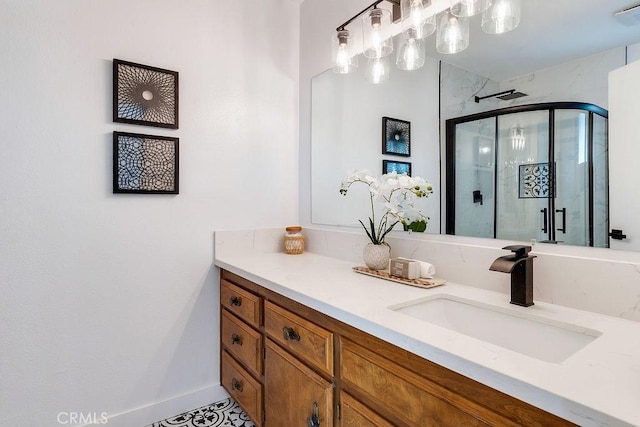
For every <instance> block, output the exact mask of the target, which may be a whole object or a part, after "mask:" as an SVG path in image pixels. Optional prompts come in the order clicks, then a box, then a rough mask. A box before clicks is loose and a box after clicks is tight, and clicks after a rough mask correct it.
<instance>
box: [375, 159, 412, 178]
mask: <svg viewBox="0 0 640 427" xmlns="http://www.w3.org/2000/svg"><path fill="white" fill-rule="evenodd" d="M391 172H396V173H397V174H403V173H404V174H407V175H409V176H411V163H409V162H398V161H395V160H383V161H382V173H391Z"/></svg>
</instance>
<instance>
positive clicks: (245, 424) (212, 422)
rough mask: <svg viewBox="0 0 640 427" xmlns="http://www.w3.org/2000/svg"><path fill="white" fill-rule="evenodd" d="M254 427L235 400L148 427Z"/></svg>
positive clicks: (224, 401) (228, 400) (222, 401)
mask: <svg viewBox="0 0 640 427" xmlns="http://www.w3.org/2000/svg"><path fill="white" fill-rule="evenodd" d="M214 426H225V427H254V426H255V425H254V424H253V423H252V422H251V420H249V417H247V415H246V414H245V413H244V412H243V411H242V409H241V408H240V407H239V406H238V404H237V403H236V402H235V401H234V400H233V399H227V400H221V401H220V402H216V403H212V404H211V405H207V406H203V407H202V408H198V409H194V410H193V411H190V412H185V413H184V414H180V415H176V416H175V417H172V418H167V419H166V420H164V421H158V422H157V423H153V424H151V425H149V426H147V427H214Z"/></svg>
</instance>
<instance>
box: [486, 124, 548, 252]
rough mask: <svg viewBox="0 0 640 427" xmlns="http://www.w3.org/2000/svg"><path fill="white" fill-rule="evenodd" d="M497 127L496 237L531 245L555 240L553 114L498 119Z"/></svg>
mask: <svg viewBox="0 0 640 427" xmlns="http://www.w3.org/2000/svg"><path fill="white" fill-rule="evenodd" d="M497 127H498V140H497V162H496V165H497V167H496V177H497V178H496V182H497V185H496V235H495V237H496V238H498V239H506V240H523V241H528V242H530V241H532V240H543V241H547V240H552V236H551V233H550V231H551V230H552V229H553V225H552V224H550V220H551V221H552V218H551V217H550V216H549V212H550V211H551V207H550V203H549V200H550V198H551V197H552V194H553V165H552V163H551V161H550V160H551V156H550V155H549V112H548V111H531V112H523V113H515V114H505V115H502V116H498V117H497Z"/></svg>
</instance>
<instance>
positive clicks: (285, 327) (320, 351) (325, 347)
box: [264, 301, 333, 376]
mask: <svg viewBox="0 0 640 427" xmlns="http://www.w3.org/2000/svg"><path fill="white" fill-rule="evenodd" d="M264 328H265V332H266V333H267V334H268V335H269V336H271V337H272V338H273V340H274V341H276V342H278V343H280V344H281V345H282V346H284V347H286V348H288V349H289V350H290V351H291V352H292V353H294V354H296V355H297V356H299V357H300V358H301V359H303V360H305V361H306V362H308V363H310V364H312V365H313V366H315V367H317V368H318V369H320V370H321V371H323V372H326V373H327V374H328V375H330V376H332V375H333V334H332V333H331V332H330V331H327V330H326V329H324V328H321V327H320V326H318V325H316V324H315V323H312V322H310V321H308V320H306V319H304V318H302V317H300V316H298V315H297V314H294V313H292V312H290V311H289V310H286V309H284V308H282V307H279V306H277V305H275V304H273V303H271V302H270V301H265V303H264Z"/></svg>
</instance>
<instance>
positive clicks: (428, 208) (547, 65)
mask: <svg viewBox="0 0 640 427" xmlns="http://www.w3.org/2000/svg"><path fill="white" fill-rule="evenodd" d="M575 3H576V2H575V0H556V1H554V2H553V11H552V12H551V11H550V10H549V8H547V7H540V5H539V2H537V1H530V0H525V1H523V4H522V21H521V25H520V27H519V28H517V29H516V30H515V31H513V32H511V33H507V34H503V35H500V36H495V35H494V36H490V35H486V34H483V33H482V32H481V31H480V30H479V27H480V24H479V19H480V18H479V17H473V18H471V22H470V27H471V43H470V46H469V48H468V49H467V50H465V51H464V52H461V53H459V54H456V55H446V56H445V55H439V54H437V53H436V52H435V48H434V46H433V45H434V44H435V43H434V41H433V40H429V39H427V46H428V47H427V49H428V53H427V55H428V58H427V61H426V64H425V66H424V67H422V68H420V69H419V70H416V71H411V72H408V71H401V70H399V69H397V68H394V67H393V62H395V57H394V56H393V54H392V57H391V61H392V67H391V76H390V79H389V80H388V81H387V82H385V83H384V84H380V85H374V84H371V83H369V82H368V81H367V79H366V76H365V73H366V67H364V66H362V64H363V63H366V62H365V61H360V64H361V67H360V68H359V69H358V71H357V72H356V73H354V74H349V75H338V74H334V73H332V72H331V71H330V70H329V71H326V72H324V73H322V74H320V75H318V76H316V77H314V78H313V80H312V106H311V112H312V122H311V195H312V200H311V221H312V223H314V224H324V225H339V226H357V225H358V219H361V218H366V217H367V216H368V214H369V205H368V199H367V195H366V193H365V191H364V189H363V191H361V192H358V191H353V192H351V193H350V194H349V196H348V197H346V198H345V197H342V196H341V195H340V194H339V192H338V189H339V185H340V180H341V178H342V177H343V176H344V175H345V173H346V172H347V170H349V169H369V170H371V171H372V172H374V173H377V174H381V173H382V172H383V170H382V167H383V161H384V160H387V161H400V162H409V163H411V170H412V174H413V175H418V176H421V177H423V178H426V179H428V180H430V181H431V182H432V183H433V184H434V188H435V192H434V194H433V195H432V196H431V197H429V198H428V199H427V200H421V203H422V205H421V206H420V207H421V209H422V210H423V212H425V213H426V214H427V215H428V216H429V218H430V220H429V224H428V227H427V231H426V232H427V233H433V234H438V233H445V232H446V231H447V230H448V229H449V227H448V225H447V223H446V221H447V212H446V205H447V204H446V197H447V194H448V193H450V192H451V191H452V188H449V187H448V184H447V177H446V173H445V163H446V159H445V154H446V144H445V139H446V129H445V123H446V121H447V120H449V119H455V118H460V117H464V116H469V115H473V114H478V113H485V112H488V111H493V110H501V109H503V108H508V107H517V106H524V105H532V104H542V103H567V102H574V103H580V104H589V105H594V106H597V107H598V108H601V109H604V110H609V96H610V93H609V92H610V91H609V87H608V82H609V74H610V73H611V72H612V71H613V70H617V69H620V68H621V67H624V66H625V65H626V64H630V63H632V62H634V61H637V60H640V26H635V27H633V26H624V25H623V24H621V23H619V22H617V21H616V20H615V19H614V17H613V12H614V11H616V10H619V9H623V8H626V7H629V6H630V4H629V2H628V1H627V0H608V1H607V2H602V1H599V0H583V1H581V2H580V5H579V8H578V7H576V4H575ZM550 7H551V6H550ZM631 78H632V77H631ZM637 80H638V81H640V74H638V75H637ZM638 85H639V86H640V83H638ZM511 89H515V90H516V91H518V92H521V93H522V94H526V96H521V97H519V98H513V99H506V100H503V99H499V98H496V97H488V98H486V99H482V100H480V101H479V102H476V97H484V96H487V95H491V94H493V93H499V92H503V91H506V90H511ZM636 90H637V89H636ZM542 114H545V113H542ZM567 114H568V115H569V116H571V117H569V118H568V119H567V120H568V121H570V122H576V123H582V121H581V120H588V117H589V116H588V115H583V114H581V113H579V112H578V113H575V112H567V113H561V114H559V116H558V120H560V119H561V118H564V116H565V115H567ZM572 114H573V115H575V116H576V117H575V118H574V117H573V116H572ZM637 114H640V111H638V112H637ZM383 117H392V118H396V119H399V120H404V121H408V122H410V123H411V155H410V157H400V156H394V155H393V154H383V152H382V151H383V150H382V149H381V145H382V118H383ZM567 117H568V116H567ZM599 117H600V116H598V120H599ZM610 119H611V120H613V119H614V117H610ZM542 122H543V123H546V122H547V121H546V118H543V120H542ZM476 124H477V123H476ZM526 126H528V124H527V123H525V122H524V121H523V123H515V122H514V123H512V124H510V125H509V126H508V127H509V129H506V128H505V132H507V133H508V132H510V131H511V130H512V129H511V128H518V127H520V128H525V127H526ZM536 126H537V127H536V128H535V131H536V132H540V131H541V129H542V127H544V125H536ZM541 126H542V127H541ZM597 126H598V127H597V130H598V132H600V134H602V133H603V132H604V133H606V125H602V123H600V122H598V123H597ZM603 129H604V130H603ZM533 131H534V129H533V128H531V129H528V130H527V129H525V134H526V132H531V133H532V134H533ZM483 132H484V133H486V134H487V135H488V138H484V139H483V138H482V135H483ZM490 133H491V132H490V130H488V129H486V128H483V129H482V130H481V131H480V132H479V133H478V136H479V137H476V138H473V143H472V144H469V146H470V147H469V149H471V147H472V146H473V147H474V149H475V150H478V147H479V145H478V144H481V143H482V142H483V141H484V143H485V145H487V144H489V142H488V141H489V139H490V138H491V137H492V136H491V135H489V134H490ZM577 133H578V134H579V133H580V132H577ZM582 136H584V135H582ZM600 136H602V135H600ZM609 143H610V145H611V150H612V151H613V147H614V146H615V147H618V148H617V150H618V151H617V152H618V153H620V152H621V149H620V148H619V147H621V146H622V144H623V143H626V142H625V141H619V140H611V141H609ZM489 145H490V144H489ZM463 149H464V148H463V147H462V145H461V144H460V145H459V146H458V147H457V150H463ZM577 151H579V150H578V149H577V148H576V155H582V156H584V153H582V154H579V153H578V152H577ZM461 157H464V155H462V156H461ZM476 157H477V156H476ZM619 157H620V156H619V155H618V156H617V157H616V156H613V157H610V158H609V161H610V162H616V158H619ZM622 157H624V156H622ZM601 160H602V159H599V162H600V163H598V165H599V166H597V167H596V169H597V171H599V172H602V170H603V169H606V168H607V166H608V170H607V173H609V171H612V172H611V173H612V174H613V173H614V172H613V171H614V170H616V169H617V165H616V164H613V163H612V164H609V165H607V164H606V162H605V163H604V164H603V163H602V161H601ZM530 163H531V164H533V163H535V162H533V161H532V162H530ZM538 163H544V162H538ZM616 173H618V174H619V172H616ZM638 173H640V171H639V170H638V169H634V170H629V169H628V168H627V166H625V170H624V173H623V178H621V177H620V176H618V177H610V179H612V180H611V181H610V182H609V184H608V185H610V186H613V185H615V182H620V181H621V180H624V181H634V180H635V179H636V178H635V175H636V174H638ZM484 178H486V179H487V180H491V179H496V178H495V177H494V178H492V177H488V176H487V177H483V179H484ZM513 178H514V179H517V177H513ZM613 178H615V179H613ZM479 179H480V178H479ZM488 185H491V186H493V187H494V188H495V186H496V183H494V182H491V183H490V184H488ZM498 185H499V183H498ZM605 185H606V184H605ZM469 188H470V187H469ZM472 190H473V189H470V191H472ZM610 190H611V196H612V198H611V200H610V205H609V208H608V209H609V211H610V215H611V218H612V219H613V218H615V213H616V211H617V210H621V209H624V210H625V215H626V216H629V215H631V217H633V216H634V215H635V217H638V216H640V203H637V204H635V202H634V201H631V202H630V201H629V198H628V197H624V198H623V199H624V200H623V201H622V203H623V204H624V206H623V207H620V206H615V203H621V202H620V198H619V196H615V193H616V188H610ZM625 191H628V190H625ZM470 194H472V193H470ZM614 196H615V197H614ZM470 197H471V196H470ZM472 205H473V203H472ZM634 205H635V206H634ZM629 210H632V211H633V210H635V213H631V214H629ZM565 215H567V214H565ZM602 215H605V216H606V214H602ZM468 216H470V217H471V218H473V217H474V215H473V214H470V215H468ZM484 220H485V221H486V218H485V219H484ZM566 220H570V218H568V219H565V221H566ZM610 226H611V228H616V223H615V222H614V221H613V220H612V221H611V224H610ZM466 228H467V229H469V230H473V231H474V232H476V231H477V229H478V228H477V227H475V226H474V225H473V224H471V225H470V226H469V224H467V227H466ZM463 229H464V228H463V227H461V228H460V230H463ZM639 232H640V230H639ZM456 234H462V235H474V234H473V233H468V234H465V233H464V232H462V231H461V232H459V233H456ZM497 237H500V235H498V236H497ZM630 237H631V236H630ZM553 240H557V241H559V242H560V243H563V242H562V239H553ZM633 240H636V241H640V235H638V236H635V238H630V239H627V241H626V242H624V243H619V242H617V241H613V240H610V242H611V244H610V245H609V243H608V242H605V243H603V242H602V241H600V242H599V244H597V245H594V246H601V247H602V246H611V247H613V248H616V249H626V250H640V245H638V244H632V245H630V244H628V243H629V241H633ZM566 244H580V245H582V244H583V243H582V242H581V243H574V242H571V241H569V242H566Z"/></svg>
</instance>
